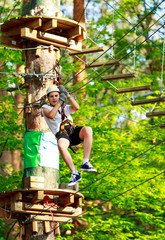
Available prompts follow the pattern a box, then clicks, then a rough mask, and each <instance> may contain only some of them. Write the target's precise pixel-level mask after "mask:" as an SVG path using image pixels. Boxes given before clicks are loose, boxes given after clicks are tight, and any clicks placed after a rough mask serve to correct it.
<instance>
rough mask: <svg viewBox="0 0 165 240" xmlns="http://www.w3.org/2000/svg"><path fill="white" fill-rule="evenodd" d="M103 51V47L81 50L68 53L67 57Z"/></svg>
mask: <svg viewBox="0 0 165 240" xmlns="http://www.w3.org/2000/svg"><path fill="white" fill-rule="evenodd" d="M103 51H105V47H95V48H86V49H83V50H82V51H81V52H71V53H69V55H70V56H75V55H80V54H88V53H94V52H103Z"/></svg>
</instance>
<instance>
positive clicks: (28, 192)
mask: <svg viewBox="0 0 165 240" xmlns="http://www.w3.org/2000/svg"><path fill="white" fill-rule="evenodd" d="M36 191H41V189H37V188H36V189H14V190H10V191H4V192H1V193H0V199H1V198H8V197H10V196H11V195H13V193H17V192H22V194H23V197H24V198H25V197H26V198H27V199H30V198H32V197H33V194H34V192H36ZM42 191H44V194H46V195H53V196H54V195H55V196H57V195H58V196H63V197H64V196H65V195H66V194H70V193H72V194H73V195H74V196H75V197H83V198H84V196H83V194H81V193H80V192H76V191H73V190H70V189H42ZM25 195H26V196H25ZM24 198H23V201H25V200H24Z"/></svg>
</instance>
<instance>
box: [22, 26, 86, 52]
mask: <svg viewBox="0 0 165 240" xmlns="http://www.w3.org/2000/svg"><path fill="white" fill-rule="evenodd" d="M21 37H23V38H25V39H30V40H33V41H36V42H40V43H42V44H47V45H53V46H55V47H58V48H67V49H69V50H72V51H81V50H82V43H81V42H76V43H75V45H71V46H66V45H63V44H60V43H57V42H54V41H50V40H49V41H48V40H45V39H43V38H38V31H37V30H31V29H29V28H21Z"/></svg>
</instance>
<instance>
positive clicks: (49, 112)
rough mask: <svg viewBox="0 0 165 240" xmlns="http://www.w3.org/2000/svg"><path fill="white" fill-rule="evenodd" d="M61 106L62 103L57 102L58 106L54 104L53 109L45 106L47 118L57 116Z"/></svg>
mask: <svg viewBox="0 0 165 240" xmlns="http://www.w3.org/2000/svg"><path fill="white" fill-rule="evenodd" d="M60 107H61V104H60V103H57V104H56V106H54V107H53V109H52V110H49V109H48V108H44V107H43V113H44V114H45V116H46V117H47V118H50V119H53V118H54V117H55V116H56V114H57V112H58V109H59V108H60Z"/></svg>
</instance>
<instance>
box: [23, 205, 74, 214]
mask: <svg viewBox="0 0 165 240" xmlns="http://www.w3.org/2000/svg"><path fill="white" fill-rule="evenodd" d="M23 206H24V209H25V210H37V211H43V210H44V211H48V212H50V211H52V212H59V213H60V212H62V213H68V214H73V213H75V208H73V207H60V208H56V207H46V208H45V207H43V205H40V204H29V203H25V204H24V205H23Z"/></svg>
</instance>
